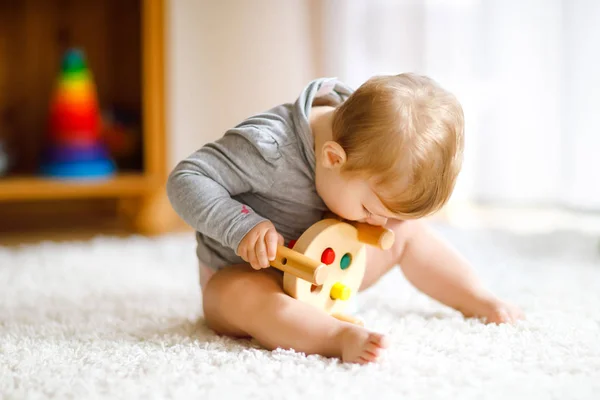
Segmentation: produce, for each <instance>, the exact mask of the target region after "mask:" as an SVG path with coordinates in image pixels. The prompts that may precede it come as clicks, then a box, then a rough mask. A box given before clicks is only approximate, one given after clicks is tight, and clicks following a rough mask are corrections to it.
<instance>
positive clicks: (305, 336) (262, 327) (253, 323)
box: [203, 265, 387, 364]
mask: <svg viewBox="0 0 600 400" xmlns="http://www.w3.org/2000/svg"><path fill="white" fill-rule="evenodd" d="M274 272H275V271H273V270H270V269H267V270H263V271H254V270H253V269H252V268H250V266H248V265H237V266H232V267H228V268H225V269H223V270H220V271H218V272H216V273H215V274H214V275H213V276H212V277H211V279H210V280H209V281H208V283H207V284H206V287H205V290H204V293H203V303H204V316H205V318H206V322H207V324H208V326H209V327H210V328H211V329H213V330H215V331H216V332H218V333H221V334H226V335H230V336H237V337H244V336H251V337H253V338H255V339H256V340H257V341H258V342H259V343H260V344H261V345H263V346H264V347H266V348H267V349H275V348H284V349H294V350H296V351H298V352H303V353H306V354H320V355H323V356H326V357H339V358H341V359H342V360H343V361H347V362H356V363H361V364H362V363H367V362H371V361H375V360H376V359H377V358H378V357H379V356H380V354H381V351H382V349H383V348H385V347H387V343H386V342H387V341H386V338H385V337H384V336H383V335H381V334H378V333H373V332H370V331H368V330H366V329H365V328H363V327H360V326H356V325H353V324H350V323H347V322H342V321H338V320H337V319H335V318H333V317H331V316H330V315H328V314H327V313H325V312H324V311H321V310H318V309H317V308H315V307H313V306H311V305H308V304H305V303H302V302H300V301H298V300H296V299H294V298H292V297H290V296H288V295H287V294H285V293H284V292H283V289H282V287H283V286H282V278H281V275H279V274H278V273H274Z"/></svg>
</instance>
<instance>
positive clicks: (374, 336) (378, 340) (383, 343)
mask: <svg viewBox="0 0 600 400" xmlns="http://www.w3.org/2000/svg"><path fill="white" fill-rule="evenodd" d="M369 343H370V344H373V345H375V346H376V347H380V348H382V349H386V348H388V347H389V345H390V343H389V339H388V338H387V336H385V335H382V334H381V333H375V332H371V334H370V335H369Z"/></svg>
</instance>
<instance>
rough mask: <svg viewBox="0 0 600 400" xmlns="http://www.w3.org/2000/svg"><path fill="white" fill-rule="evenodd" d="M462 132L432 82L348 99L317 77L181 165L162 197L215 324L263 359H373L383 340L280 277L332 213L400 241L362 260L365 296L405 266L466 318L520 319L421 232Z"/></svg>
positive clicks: (454, 165)
mask: <svg viewBox="0 0 600 400" xmlns="http://www.w3.org/2000/svg"><path fill="white" fill-rule="evenodd" d="M463 126H464V122H463V111H462V108H461V106H460V104H459V103H458V101H457V100H456V98H455V97H454V96H453V95H452V94H450V93H448V92H447V91H446V90H444V89H443V88H441V87H440V86H439V85H438V84H437V83H436V82H435V81H433V80H431V79H430V78H428V77H425V76H420V75H416V74H401V75H395V76H377V77H373V78H371V79H369V80H368V81H367V82H365V83H364V84H363V85H362V86H360V88H358V89H357V90H356V91H354V92H353V91H352V90H351V89H350V88H349V87H348V86H346V85H344V84H343V83H342V82H340V81H338V80H336V79H317V80H315V81H313V82H311V83H310V84H309V85H308V86H307V87H306V88H305V89H304V90H303V91H302V93H301V94H300V97H299V98H298V100H297V101H296V102H295V103H293V104H291V103H290V104H283V105H280V106H277V107H275V108H273V109H271V110H269V111H267V112H265V113H262V114H259V115H256V116H253V117H251V118H248V119H247V120H245V121H244V122H242V123H241V124H239V125H238V126H236V127H235V128H233V129H230V130H228V131H227V132H226V133H225V135H224V136H223V137H222V138H221V139H219V140H217V141H216V142H214V143H209V144H207V145H205V146H204V147H202V148H201V149H200V150H198V151H196V152H195V153H193V154H192V155H190V156H189V157H188V158H187V159H185V160H183V161H181V162H180V163H179V164H178V165H177V167H176V168H175V169H174V170H173V172H172V173H171V175H170V177H169V180H168V184H167V191H168V195H169V199H170V201H171V204H172V205H173V207H174V209H175V211H176V212H177V213H178V214H179V216H181V218H183V219H184V220H185V221H186V223H187V224H189V225H190V226H191V227H193V228H194V229H195V230H196V231H197V232H196V237H197V251H196V252H197V256H198V258H199V260H200V284H201V287H202V294H203V305H204V316H205V319H206V322H207V324H208V326H209V327H210V328H211V329H213V330H215V331H216V332H217V333H220V334H224V335H231V336H235V337H248V336H251V337H253V338H255V339H256V340H257V341H258V342H259V343H260V344H262V345H263V346H264V347H266V348H268V349H275V348H285V349H294V350H296V351H299V352H304V353H306V354H321V355H323V356H326V357H339V358H341V359H342V360H343V361H346V362H354V363H368V362H373V361H376V360H377V359H378V357H379V356H380V355H381V354H382V351H383V349H384V348H386V347H387V346H388V343H387V342H388V341H387V339H386V337H385V336H384V335H382V334H379V333H376V332H371V331H369V330H368V329H366V328H364V327H361V326H357V325H353V324H350V323H348V322H343V321H340V320H337V319H335V318H333V317H331V316H330V315H328V314H326V313H325V312H324V311H321V310H318V309H316V308H315V307H313V306H311V305H308V304H305V303H302V302H300V301H298V300H296V299H294V298H292V297H290V296H288V295H286V294H285V293H284V292H283V285H282V274H281V272H279V271H278V270H275V269H274V268H269V261H270V260H274V258H275V253H276V248H277V245H278V244H280V245H281V244H284V243H287V242H289V241H290V240H292V239H297V238H298V237H300V235H301V234H302V233H303V232H304V231H305V230H306V229H308V228H309V227H310V226H311V225H313V224H314V223H315V222H317V221H319V220H321V219H322V218H323V217H324V215H325V213H329V212H331V213H334V214H336V215H337V216H339V217H341V218H343V219H346V220H351V221H361V222H366V223H369V224H372V225H381V226H385V227H387V228H389V229H391V230H393V231H394V233H395V235H396V241H395V244H394V246H393V247H392V248H391V249H390V250H386V251H382V250H379V249H376V248H373V247H369V248H368V250H367V270H366V273H365V277H364V280H363V282H362V285H361V290H362V289H366V288H368V287H370V286H371V285H373V284H374V283H375V282H377V280H378V279H379V278H380V277H381V276H382V275H384V274H385V273H386V272H388V271H389V270H390V269H392V268H394V267H395V266H396V265H399V266H400V268H401V269H402V272H403V273H404V275H405V276H406V278H407V279H408V280H409V281H410V282H411V283H412V284H413V285H414V286H415V287H416V288H418V289H419V290H421V291H422V292H423V293H425V294H427V295H429V296H431V297H432V298H434V299H436V300H438V301H440V302H441V303H443V304H446V305H448V306H450V307H453V308H455V309H457V310H459V311H460V312H461V313H462V314H463V315H464V316H466V317H481V318H484V319H485V320H486V321H487V322H491V323H504V322H509V323H510V322H513V321H515V320H517V319H519V318H522V313H521V311H520V310H519V309H518V308H516V307H514V306H512V305H510V304H508V303H506V302H504V301H502V300H500V299H498V298H497V297H495V296H494V295H493V294H492V293H490V292H489V291H488V290H486V289H485V288H484V287H483V286H482V284H481V283H480V281H479V280H478V279H477V278H476V276H475V275H474V273H473V272H472V270H471V269H470V267H469V265H468V262H467V261H466V260H465V259H464V258H462V257H461V256H460V255H459V254H458V253H457V252H456V251H454V250H453V249H452V248H451V247H450V246H449V245H448V244H446V243H445V242H444V241H443V240H442V239H441V238H440V237H439V236H438V235H436V234H435V233H434V232H433V231H432V230H431V229H429V228H428V227H427V226H426V225H425V224H424V223H423V222H422V221H420V220H419V218H421V217H424V216H427V215H430V214H432V213H434V212H435V211H437V210H439V209H440V208H441V207H442V206H443V205H444V204H445V203H446V202H447V201H448V198H449V197H450V195H451V193H452V191H453V188H454V185H455V182H456V178H457V175H458V173H459V171H460V168H461V164H462V152H463Z"/></svg>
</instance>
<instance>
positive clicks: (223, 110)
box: [167, 0, 317, 168]
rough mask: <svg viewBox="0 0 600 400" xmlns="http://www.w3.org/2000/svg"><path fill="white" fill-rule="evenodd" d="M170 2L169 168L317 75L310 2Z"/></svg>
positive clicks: (289, 96)
mask: <svg viewBox="0 0 600 400" xmlns="http://www.w3.org/2000/svg"><path fill="white" fill-rule="evenodd" d="M168 3H169V9H168V14H167V18H168V20H167V26H168V39H167V54H168V56H167V62H168V73H167V74H168V75H167V96H168V100H167V104H168V110H167V117H168V121H167V132H168V138H169V140H168V142H169V154H170V157H169V168H171V167H172V166H173V165H174V164H175V163H177V162H178V161H179V160H180V159H182V158H184V157H186V156H187V155H189V154H190V153H192V152H193V151H194V150H196V149H197V148H199V147H200V146H202V145H203V144H204V143H206V142H207V141H210V140H214V139H216V138H218V137H219V136H221V135H222V134H223V132H224V131H225V130H226V129H227V128H229V127H231V126H233V125H235V124H237V123H238V122H240V121H241V120H242V119H244V118H245V117H247V116H250V115H252V114H254V113H258V112H261V111H264V110H266V109H268V108H270V107H271V106H273V105H275V104H279V103H283V102H288V101H294V100H295V98H296V97H297V96H298V94H299V92H300V90H301V89H302V87H303V86H304V85H305V84H306V83H308V81H309V80H311V79H313V78H314V77H316V71H317V62H316V60H317V58H316V57H315V54H316V53H317V51H316V50H315V49H316V46H313V43H315V40H314V38H315V37H316V32H315V30H316V29H314V24H315V23H314V19H313V18H311V12H312V11H314V10H315V9H316V8H317V6H316V3H315V2H314V1H305V0H286V1H278V0H254V1H246V0H218V1H217V0H171V1H169V2H168Z"/></svg>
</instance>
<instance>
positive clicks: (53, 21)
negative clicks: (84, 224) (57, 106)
mask: <svg viewBox="0 0 600 400" xmlns="http://www.w3.org/2000/svg"><path fill="white" fill-rule="evenodd" d="M165 19H166V18H165V1H162V0H0V140H2V141H3V142H4V143H5V145H6V146H8V149H9V150H8V151H9V155H12V157H11V158H12V159H13V160H14V162H13V164H12V168H11V170H10V171H9V172H8V173H7V174H6V175H5V176H0V208H1V207H2V206H3V204H6V205H8V204H9V203H31V204H32V203H36V202H43V201H54V202H56V201H63V200H64V201H73V200H77V201H85V200H97V199H101V198H102V199H107V200H114V201H115V202H116V203H117V207H116V209H118V210H119V212H122V213H124V214H126V215H127V216H128V217H129V218H130V219H131V221H132V222H133V224H134V226H135V227H136V228H137V229H138V230H139V231H140V232H143V233H155V232H161V231H164V230H166V229H168V225H169V221H171V220H172V218H173V215H172V212H171V211H170V207H169V205H168V202H167V201H166V197H165V194H164V183H165V180H166V175H167V171H166V161H165V159H166V141H165V87H164V85H165ZM72 47H77V48H80V49H81V50H82V51H83V52H84V54H85V56H86V60H87V63H88V66H89V68H90V70H91V72H92V74H93V77H94V80H95V84H96V89H97V96H98V101H99V104H100V107H102V109H120V110H126V111H127V112H128V113H129V115H132V116H133V118H131V120H132V121H134V122H132V124H133V126H132V127H131V132H132V133H131V135H133V137H131V138H130V139H131V140H130V142H131V143H133V145H132V149H133V150H131V151H130V152H129V154H128V155H127V156H126V157H124V158H123V159H122V160H117V166H118V172H117V174H116V175H115V176H114V177H111V178H107V179H103V180H64V179H61V180H59V179H50V178H46V177H43V176H41V175H40V174H39V173H38V167H39V164H40V157H41V153H42V150H43V146H44V140H43V139H44V137H45V132H46V126H47V119H48V111H49V104H50V98H51V95H52V91H53V88H54V84H55V81H56V79H57V76H58V73H59V69H60V60H61V57H62V55H63V54H64V52H65V51H66V50H67V49H69V48H72ZM0 225H1V222H0Z"/></svg>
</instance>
